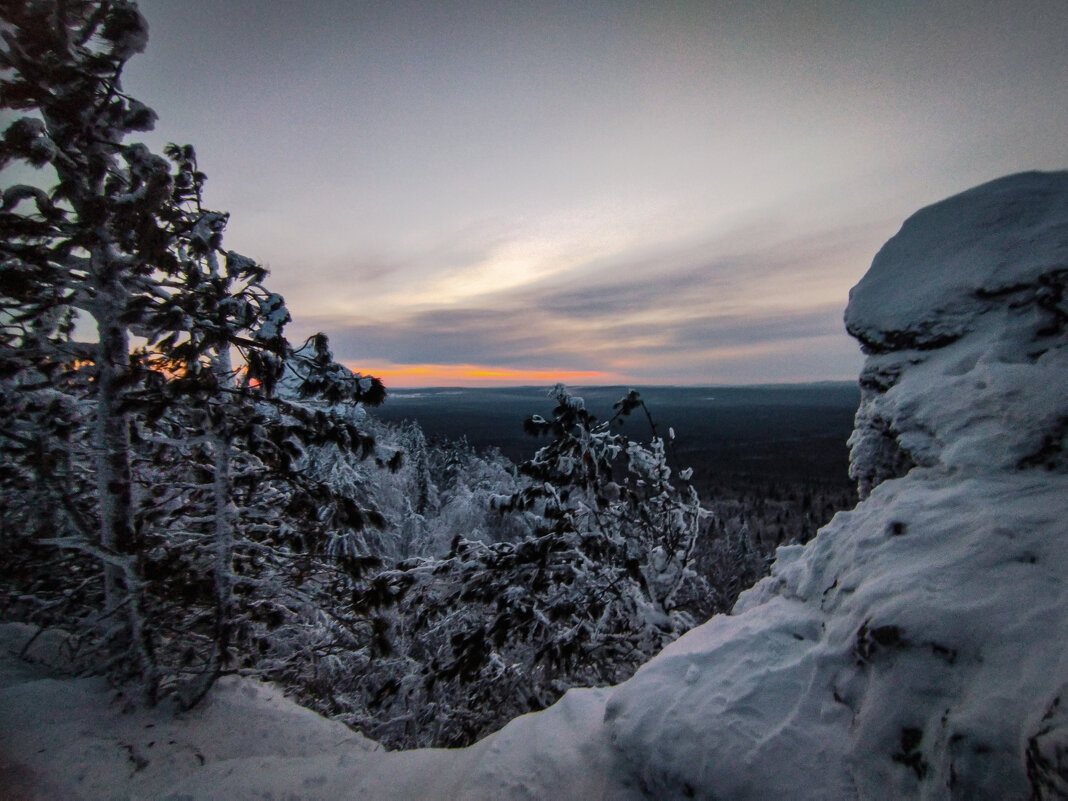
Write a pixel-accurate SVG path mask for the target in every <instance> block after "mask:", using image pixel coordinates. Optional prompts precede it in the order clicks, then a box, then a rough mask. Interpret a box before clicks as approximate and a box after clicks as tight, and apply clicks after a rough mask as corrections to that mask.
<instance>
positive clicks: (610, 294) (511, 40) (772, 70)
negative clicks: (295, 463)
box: [125, 0, 1068, 387]
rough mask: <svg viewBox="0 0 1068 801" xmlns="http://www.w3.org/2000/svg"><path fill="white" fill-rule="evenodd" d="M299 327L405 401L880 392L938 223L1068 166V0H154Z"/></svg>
mask: <svg viewBox="0 0 1068 801" xmlns="http://www.w3.org/2000/svg"><path fill="white" fill-rule="evenodd" d="M140 7H141V10H142V12H143V13H144V14H145V16H146V17H147V18H148V21H149V25H150V28H151V39H150V43H149V47H148V51H147V52H146V53H145V54H144V55H141V56H138V57H136V58H134V59H133V60H132V61H131V62H130V63H129V64H128V66H127V70H126V73H125V88H126V89H127V91H129V92H130V93H131V94H133V95H134V96H136V97H138V98H139V99H141V100H142V101H144V102H146V103H147V104H148V105H150V106H152V107H153V108H155V109H156V111H157V112H158V113H159V115H160V121H159V124H158V126H157V131H156V133H154V134H151V135H150V136H149V137H148V141H149V142H150V144H152V145H154V146H160V145H161V144H162V143H163V142H166V141H178V142H189V143H192V144H193V145H194V146H195V147H196V149H197V152H198V155H199V157H200V162H201V167H202V168H203V169H204V170H205V171H206V172H207V173H208V176H209V182H208V187H207V200H208V202H209V205H212V206H214V207H216V208H219V209H225V210H228V211H230V212H231V214H232V217H231V222H230V227H229V229H228V233H227V237H226V246H227V247H229V248H233V249H236V250H239V251H242V252H244V253H246V254H247V255H250V256H253V257H255V258H257V259H258V260H260V261H261V262H263V263H265V264H266V265H267V266H268V267H269V268H270V269H271V280H270V286H271V287H272V288H273V289H275V290H276V291H279V292H281V293H282V294H284V295H285V296H286V299H287V301H288V303H289V307H290V310H291V312H292V313H293V316H294V318H295V323H294V324H293V326H292V327H291V328H290V329H289V331H290V333H291V335H292V336H291V339H295V338H297V337H300V336H302V335H306V334H309V333H312V332H314V331H317V330H323V331H325V332H326V333H328V334H329V335H330V337H331V340H332V341H333V342H334V344H335V355H336V356H337V357H338V358H339V359H341V360H342V361H344V362H346V363H347V364H349V365H350V366H352V367H353V368H355V369H359V370H362V371H364V372H371V373H374V374H378V375H382V376H383V377H384V379H385V380H386V383H387V386H395V387H396V386H405V385H409V386H410V385H441V384H453V385H455V384H460V385H474V384H478V383H484V382H486V381H494V380H496V381H506V382H509V383H552V382H554V381H555V380H557V379H558V378H559V379H561V380H565V381H566V382H568V383H572V384H598V383H600V384H604V383H637V384H660V383H678V384H694V383H701V384H722V383H767V382H780V381H802V380H824V379H853V378H855V377H856V374H857V371H858V369H859V367H860V363H861V357H860V354H859V350H858V348H857V346H856V344H855V343H854V342H853V341H852V340H851V339H850V338H849V337H848V336H847V335H846V334H845V332H844V329H843V326H842V323H841V315H842V310H843V308H844V306H845V303H846V299H847V295H848V291H849V288H850V287H851V286H852V285H853V284H855V283H856V282H857V281H858V280H859V279H860V277H861V276H862V275H863V274H864V272H865V270H866V269H867V267H868V265H869V264H870V262H871V259H872V257H873V256H874V254H875V252H876V251H877V250H878V248H879V246H880V245H881V244H882V243H883V242H884V241H885V240H886V239H887V238H889V237H890V236H891V235H893V233H894V232H895V231H896V230H897V228H898V227H899V226H900V224H901V222H902V221H903V219H904V218H905V217H906V216H907V215H908V214H910V213H912V212H913V211H915V210H916V209H918V208H919V207H921V206H923V205H926V204H928V203H931V202H933V201H936V200H939V199H941V198H943V197H945V196H947V195H950V194H953V193H955V192H957V191H960V190H962V189H966V188H968V187H969V186H972V185H974V184H976V183H979V182H982V181H985V180H989V179H992V178H995V177H998V176H1000V175H1004V174H1006V173H1010V172H1016V171H1019V170H1025V169H1063V168H1065V167H1068V135H1066V132H1068V46H1066V44H1065V42H1066V34H1068V2H1066V0H1047V2H1027V0H1017V2H1013V3H1009V2H1005V1H1004V0H999V1H998V2H985V0H966V1H962V2H922V1H920V0H917V1H916V2H892V1H891V0H882V1H881V2H870V3H869V2H856V1H854V2H759V3H758V2H753V3H738V2H628V0H610V1H609V0H606V1H605V2H580V1H579V0H571V2H559V3H545V2H537V1H536V0H527V1H526V2H515V3H508V2H485V3H483V2H430V1H429V0H427V1H426V2H404V1H403V0H396V1H395V2H359V1H358V0H346V1H341V0H336V1H330V2H328V1H326V0H319V1H318V2H317V1H316V0H303V1H302V2H295V1H293V2H288V1H286V0H180V1H179V2H176V1H175V0H141V2H140Z"/></svg>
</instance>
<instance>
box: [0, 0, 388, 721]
mask: <svg viewBox="0 0 1068 801" xmlns="http://www.w3.org/2000/svg"><path fill="white" fill-rule="evenodd" d="M4 21H5V29H4V46H3V49H2V50H0V67H2V68H3V71H4V76H3V82H2V84H0V86H2V91H3V98H2V107H3V108H7V109H15V110H19V111H23V112H27V115H26V116H24V117H22V118H21V119H18V120H16V121H15V122H14V123H13V124H11V125H10V126H9V127H8V128H7V130H6V131H5V132H4V136H3V141H2V143H0V167H6V166H10V165H12V164H19V163H23V164H28V165H30V166H32V167H37V168H41V172H40V173H39V174H40V175H41V180H40V181H39V183H47V182H48V181H49V180H50V178H51V177H53V176H54V178H55V181H56V182H55V184H54V185H53V186H52V187H51V188H50V189H47V190H46V189H42V188H41V187H40V186H38V185H37V184H26V185H16V186H12V187H10V188H8V189H7V190H6V191H5V192H4V195H3V207H2V209H0V233H2V235H3V238H2V244H0V248H2V250H0V259H2V262H0V263H2V273H0V275H2V278H0V315H2V317H0V336H2V338H3V339H2V344H3V353H2V355H0V378H2V379H3V382H4V385H3V393H2V400H3V401H4V404H5V412H7V414H6V415H5V420H6V423H5V424H4V426H3V428H2V429H0V433H2V435H3V443H4V450H5V456H9V457H11V458H10V459H5V470H4V471H3V474H2V475H0V478H2V479H3V481H4V482H5V504H4V509H3V516H4V521H5V535H6V534H7V532H8V531H10V530H11V528H10V527H9V525H8V523H9V522H11V523H15V522H20V521H22V520H30V519H36V520H37V521H38V525H37V526H36V527H35V528H34V529H33V531H34V536H33V538H32V541H31V542H29V543H27V542H26V541H25V538H23V540H20V541H19V542H17V543H16V542H14V541H13V539H12V538H11V537H9V536H5V542H4V544H3V545H4V547H5V549H7V550H14V551H17V552H18V555H19V557H20V560H19V561H18V564H20V565H23V566H25V570H23V569H22V568H20V569H19V570H16V571H13V572H11V573H10V574H9V575H8V576H7V577H6V578H8V580H10V581H13V582H15V583H16V584H21V585H23V586H22V589H23V590H24V589H25V586H24V585H25V584H26V583H27V582H29V584H31V585H32V586H33V587H34V589H35V590H36V589H46V590H48V592H46V593H45V594H44V595H38V594H35V593H32V592H31V593H27V592H25V591H21V590H17V591H15V592H13V593H11V594H10V597H17V598H19V599H21V600H20V603H22V604H23V605H27V604H28V605H29V606H31V607H36V611H37V612H39V613H40V612H41V611H42V610H45V609H49V610H52V611H53V613H54V614H53V615H52V616H51V617H50V618H49V617H42V618H41V619H42V620H46V621H47V620H52V621H55V620H56V619H57V618H58V619H60V620H63V615H61V614H58V613H56V612H55V610H57V609H60V608H65V609H66V610H67V614H66V619H65V621H64V622H66V623H67V624H68V625H73V626H75V627H76V628H79V629H81V630H83V631H84V630H90V629H91V630H92V631H93V632H94V635H95V646H96V651H97V653H98V654H102V660H103V661H100V662H98V663H97V666H98V667H101V666H102V667H105V668H107V669H108V671H109V672H110V673H112V674H113V675H117V676H119V677H129V676H136V677H138V678H139V680H140V684H141V688H142V695H143V696H144V697H145V698H146V699H147V700H149V701H152V700H154V699H155V697H156V696H157V694H158V692H159V691H160V688H161V683H162V684H163V688H164V689H167V688H168V687H172V686H175V684H176V682H178V680H179V679H180V678H182V677H183V676H185V675H187V674H190V673H191V674H193V675H194V676H195V677H199V680H198V682H197V684H198V685H199V687H200V688H201V689H203V687H206V686H207V684H208V683H210V680H211V679H212V678H213V677H214V676H215V675H217V674H218V672H219V671H220V670H221V669H222V668H223V666H225V665H227V664H232V663H234V661H235V659H234V655H233V654H231V653H230V650H231V645H232V643H233V640H234V638H235V636H236V632H237V630H238V629H239V628H240V627H241V624H243V623H246V624H249V625H251V622H250V621H251V620H252V617H253V615H251V614H250V610H258V611H259V612H260V613H261V617H267V618H269V619H270V621H271V624H273V625H277V621H279V620H292V619H293V618H295V617H297V616H298V615H304V617H305V618H307V617H308V615H309V614H310V613H309V612H308V606H309V603H310V606H312V607H314V600H312V601H309V599H313V597H314V596H315V592H308V591H297V590H295V589H294V588H295V587H301V586H303V587H307V586H312V585H313V584H314V583H313V582H309V581H306V578H307V575H308V571H309V565H308V564H305V563H302V565H301V567H299V568H295V569H291V568H292V565H293V563H294V562H296V561H298V560H299V559H300V558H303V559H305V562H307V560H310V559H311V558H312V557H313V556H314V555H315V554H317V553H322V552H325V550H326V549H325V548H321V547H320V542H319V540H321V539H322V537H323V532H324V531H325V530H327V529H344V528H345V527H348V528H349V529H353V528H359V527H361V526H362V525H364V524H366V523H368V522H372V523H373V522H375V519H374V515H373V512H370V511H369V510H366V509H361V508H360V507H359V506H358V505H356V504H353V503H352V502H351V501H350V500H349V499H345V498H339V497H337V495H336V494H335V493H332V492H330V490H329V488H328V487H325V486H323V485H322V484H321V483H317V482H314V481H309V480H306V479H305V477H304V476H302V475H301V473H300V471H299V470H297V469H296V466H295V465H296V460H297V459H298V458H299V455H300V448H301V443H302V442H308V441H331V442H335V443H337V444H339V445H341V446H343V447H346V448H349V449H353V448H355V449H356V450H358V451H360V452H361V453H363V454H365V455H366V454H367V453H369V452H370V451H371V449H372V448H373V442H372V441H371V440H370V438H368V437H366V436H365V435H363V434H362V433H361V432H360V431H359V430H358V429H356V428H355V427H354V426H353V425H351V424H350V423H348V422H346V421H344V420H342V419H340V418H338V417H336V416H334V415H331V414H330V413H329V412H328V411H327V410H325V409H323V408H312V407H309V406H307V405H304V404H302V403H300V402H298V398H299V396H315V397H318V398H322V399H323V402H324V403H328V404H329V403H336V402H339V401H346V400H347V401H359V402H364V403H377V402H380V401H381V400H382V399H383V397H384V390H383V388H382V385H381V383H380V382H378V381H377V380H376V379H371V378H368V377H363V376H358V375H354V374H352V373H351V372H349V371H348V370H346V369H345V368H343V367H341V366H340V365H338V364H336V363H334V361H333V359H332V357H331V356H330V353H329V349H328V346H327V343H326V340H325V337H321V336H320V337H316V338H313V340H311V341H309V343H307V345H306V347H304V348H302V349H300V350H297V351H294V349H293V348H292V347H290V346H289V344H288V342H286V340H285V339H284V336H283V327H284V325H285V323H286V322H287V321H288V319H289V315H288V312H287V311H286V309H285V305H284V302H283V301H282V299H281V297H279V296H278V295H276V294H273V293H270V292H268V291H267V290H266V289H265V288H264V287H263V285H262V280H263V278H264V276H265V271H264V270H263V269H262V268H261V267H259V266H258V265H257V264H255V263H254V262H253V261H252V260H251V259H247V258H245V257H242V256H240V255H238V254H235V253H232V252H230V253H226V252H223V251H222V250H221V236H222V231H223V228H224V227H225V223H226V215H225V214H220V213H218V212H213V211H208V210H205V209H204V208H203V207H202V205H201V188H202V185H203V180H204V177H203V175H202V174H201V173H200V172H199V171H198V170H197V169H196V163H195V156H194V154H193V152H192V149H191V148H187V147H186V148H178V147H171V148H169V149H168V156H169V157H170V159H169V160H168V159H166V158H163V157H161V156H157V155H154V154H152V153H151V152H149V150H148V149H147V148H146V147H145V146H144V145H141V144H125V143H124V139H125V137H126V136H127V134H129V133H131V132H133V131H137V130H146V129H149V128H151V127H152V125H153V123H154V120H155V114H154V113H153V112H152V111H151V110H150V109H148V108H147V107H145V106H144V105H142V104H141V103H139V102H138V101H136V100H134V99H133V98H130V97H128V96H127V95H125V94H124V93H123V91H122V87H121V81H120V78H121V73H122V68H123V65H124V64H125V62H126V60H127V59H128V58H129V57H131V56H132V55H134V54H135V53H137V52H140V51H141V50H143V48H144V46H145V44H146V41H147V25H146V23H145V21H144V19H143V18H142V17H141V15H140V14H139V13H138V11H137V9H136V6H135V5H134V4H133V3H130V2H124V1H123V0H113V1H109V0H97V1H95V2H90V1H88V0H38V1H36V2H13V3H10V4H8V5H7V6H6V7H5V20H4ZM79 316H81V317H83V318H88V319H89V320H91V321H92V323H93V326H94V328H95V334H96V337H95V341H90V342H85V343H81V342H78V341H76V339H75V330H76V329H75V325H74V321H75V319H76V318H78V317H79ZM134 337H137V338H142V339H144V340H145V344H144V345H143V346H141V347H138V348H136V349H131V343H132V341H134V340H133V338H134ZM235 353H237V354H240V357H241V358H240V359H238V361H237V363H235V362H234V361H233V360H232V359H233V356H234V355H235ZM287 370H288V371H289V372H290V374H291V379H290V380H291V381H292V382H293V383H294V385H295V395H296V396H298V397H297V398H293V399H289V398H281V397H278V396H276V395H275V393H274V388H275V385H276V384H277V383H278V382H279V381H280V380H281V379H282V377H283V375H284V374H285V372H286V371H287ZM90 465H91V468H92V469H88V468H89V467H90ZM94 474H95V484H93V483H92V481H91V477H92V476H93V475H94ZM8 488H11V489H15V488H36V489H35V490H34V491H33V492H30V493H24V494H22V495H21V496H19V498H20V500H19V501H18V502H16V501H14V500H13V498H14V496H10V497H9V496H8V495H7V489H8ZM265 498H266V499H267V502H268V503H271V502H274V503H281V504H283V507H282V511H280V512H275V511H274V510H272V509H270V508H268V507H266V506H264V505H263V500H264V499H265ZM42 512H44V513H43V514H42ZM298 520H300V521H302V523H303V524H302V525H300V526H295V525H294V523H295V521H298ZM298 529H299V530H298ZM272 537H273V539H272ZM24 546H25V547H24ZM42 548H46V549H52V550H51V551H50V552H51V553H52V559H53V564H52V567H55V560H60V559H62V560H66V561H68V562H76V563H77V568H78V569H77V570H76V571H73V572H68V573H57V571H55V570H53V571H51V572H52V573H54V574H57V575H69V576H70V581H69V582H64V581H62V580H58V581H51V582H48V581H44V582H43V581H42V580H41V577H42V575H47V574H48V573H49V571H48V570H47V562H48V558H47V557H45V556H43V553H44V552H43V551H42V550H41V549H42ZM209 555H210V559H209V560H208V561H207V564H208V565H210V567H209V568H208V569H207V570H205V557H206V556H209ZM268 557H270V558H268ZM42 559H43V560H44V562H43V564H45V568H46V569H35V568H36V567H39V566H40V565H41V564H42ZM282 563H284V564H286V565H287V567H286V569H285V570H282V571H279V570H278V569H277V566H278V565H279V564H282ZM250 566H254V567H255V569H252V567H250ZM339 566H340V567H339ZM320 567H321V565H319V564H318V563H316V564H315V565H311V567H310V569H319V568H320ZM359 567H360V565H359V563H358V560H355V559H349V560H348V561H347V562H344V564H342V562H341V561H339V560H337V559H335V560H333V562H332V563H331V568H332V569H333V570H334V571H335V574H338V573H343V574H346V575H348V576H350V577H351V576H352V575H355V574H356V573H358V568H359ZM279 572H281V573H282V574H284V575H285V576H286V577H288V579H290V580H289V581H288V583H287V582H286V581H281V582H280V581H279V579H278V577H279ZM205 576H210V577H212V578H211V579H209V580H205ZM75 584H76V586H74V585H75ZM315 586H319V585H315ZM280 587H282V588H283V589H280ZM201 588H206V593H204V592H202V591H201ZM284 590H288V591H290V592H293V593H295V594H296V596H297V597H298V600H297V601H294V602H292V603H291V604H290V605H289V606H286V601H285V600H284V599H282V600H279V596H280V595H285V591H284ZM326 591H327V590H322V592H326ZM205 594H206V595H207V597H208V599H210V602H209V603H208V604H207V605H206V608H205V605H204V597H203V596H204V595H205ZM239 595H240V596H241V597H242V599H243V601H242V604H243V606H242V610H243V611H242V612H241V613H239V612H238V610H237V602H236V601H235V598H236V597H237V596H239ZM265 598H273V599H274V600H275V601H277V602H278V604H277V606H275V607H271V610H270V614H268V613H267V612H264V610H263V606H264V605H265V603H266V602H265V601H264V599H265ZM320 600H321V598H320ZM296 607H300V609H299V610H297V609H295V608H296ZM328 608H329V605H328ZM281 610H285V611H286V612H290V613H292V614H289V615H288V616H287V614H284V613H283V612H282V611H281ZM242 615H243V617H242ZM73 618H76V620H75V619H73ZM246 628H247V626H246ZM245 643H246V645H247V644H249V643H253V644H255V645H256V646H257V647H258V649H259V650H261V651H262V650H266V649H265V648H264V640H263V639H262V638H260V639H258V640H257V639H256V638H255V637H252V638H249V637H246V638H245ZM131 656H132V659H131V658H130V657H131ZM246 657H247V654H246ZM194 694H197V693H194Z"/></svg>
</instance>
